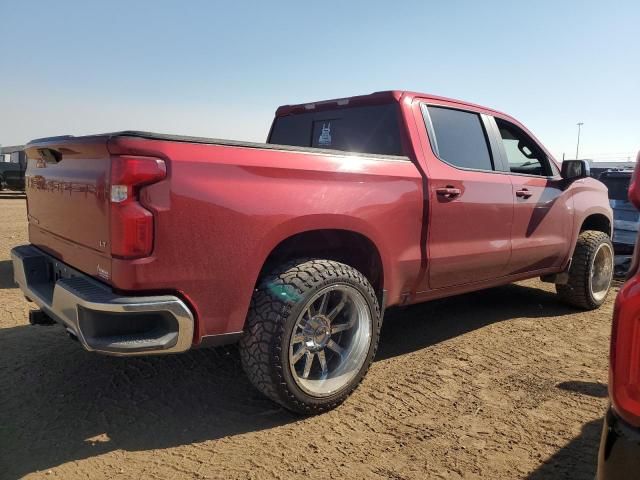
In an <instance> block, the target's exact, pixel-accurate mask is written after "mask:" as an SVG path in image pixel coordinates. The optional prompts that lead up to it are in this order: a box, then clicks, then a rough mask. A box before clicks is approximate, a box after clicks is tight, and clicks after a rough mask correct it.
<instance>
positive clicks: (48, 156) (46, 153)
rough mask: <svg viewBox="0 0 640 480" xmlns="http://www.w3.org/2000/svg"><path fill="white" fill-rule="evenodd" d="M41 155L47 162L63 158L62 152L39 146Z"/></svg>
mask: <svg viewBox="0 0 640 480" xmlns="http://www.w3.org/2000/svg"><path fill="white" fill-rule="evenodd" d="M38 153H39V154H40V157H41V158H42V159H43V160H44V161H45V162H47V163H58V162H59V161H60V160H62V153H60V152H59V151H57V150H54V149H53V148H39V149H38Z"/></svg>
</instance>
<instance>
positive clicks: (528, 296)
mask: <svg viewBox="0 0 640 480" xmlns="http://www.w3.org/2000/svg"><path fill="white" fill-rule="evenodd" d="M572 313H574V314H575V313H576V310H574V309H572V308H570V307H568V306H566V305H564V304H563V303H561V302H560V301H559V300H558V298H557V296H556V295H555V294H554V293H551V292H547V291H544V290H540V289H538V288H531V287H527V286H525V285H520V284H510V285H505V286H503V287H497V288H492V289H489V290H481V291H478V292H472V293H467V294H464V295H459V296H456V297H450V298H444V299H441V300H433V301H431V302H426V303H422V304H419V305H413V306H411V307H402V308H393V309H389V310H387V312H386V314H385V318H384V323H383V326H382V337H381V340H380V348H379V350H378V355H377V357H376V358H377V359H378V360H382V359H386V358H390V357H395V356H397V355H403V354H405V353H408V352H411V351H415V350H420V349H422V348H425V347H428V346H429V345H434V344H436V343H440V342H442V341H444V340H447V339H449V338H452V337H457V336H459V335H462V334H464V333H466V332H469V331H471V330H476V329H478V328H481V327H484V326H486V325H490V324H492V323H496V322H501V321H505V320H513V319H516V318H542V317H557V316H559V315H568V314H572Z"/></svg>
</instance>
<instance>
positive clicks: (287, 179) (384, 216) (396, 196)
mask: <svg viewBox="0 0 640 480" xmlns="http://www.w3.org/2000/svg"><path fill="white" fill-rule="evenodd" d="M26 151H27V155H28V169H27V172H26V190H27V201H28V217H29V240H30V245H25V246H20V247H16V248H15V249H14V250H13V251H12V257H13V263H14V271H15V279H16V282H17V283H18V284H19V286H20V287H21V288H22V290H23V291H24V293H25V295H26V296H27V297H28V298H29V299H31V300H32V301H34V302H35V303H36V304H37V305H38V306H39V307H40V309H41V310H38V311H35V312H34V313H33V314H32V318H31V320H32V323H45V322H48V321H50V320H55V321H57V322H59V323H62V324H63V325H65V326H66V328H67V330H68V331H69V333H70V334H71V335H72V336H74V337H76V338H77V339H78V340H79V341H80V343H81V344H82V346H83V347H84V348H86V349H87V350H92V351H96V352H100V353H106V354H113V355H149V354H159V353H174V352H183V351H185V350H189V349H190V348H194V347H199V346H212V345H221V344H227V343H233V342H239V348H240V353H241V359H242V364H243V366H244V368H245V370H246V372H247V374H248V376H249V378H250V379H251V381H252V382H253V384H254V385H255V386H256V387H257V388H258V389H259V390H260V391H261V392H263V393H264V394H266V395H267V396H268V397H270V398H271V399H273V400H275V401H277V402H279V403H280V404H282V405H284V406H285V407H286V408H288V409H291V410H293V411H296V412H302V413H318V412H321V411H324V410H327V409H329V408H332V407H334V406H336V405H337V404H339V403H340V402H341V401H343V400H344V399H345V398H346V397H347V396H348V395H349V394H350V393H351V392H352V391H353V389H354V388H355V387H356V386H357V385H358V383H359V382H360V380H361V379H362V377H363V376H364V375H365V373H366V371H367V369H368V367H369V365H370V363H371V361H372V359H373V357H374V355H375V352H376V347H377V344H378V338H379V333H380V327H381V323H382V317H383V312H384V309H385V308H386V307H390V306H395V305H409V304H414V303H418V302H424V301H427V300H431V299H434V298H439V297H445V296H450V295H455V294H459V293H463V292H469V291H472V290H479V289H483V288H487V287H492V286H496V285H501V284H506V283H509V282H513V281H515V280H521V279H525V278H530V277H537V276H540V277H542V278H543V280H546V281H549V282H554V283H556V285H557V287H556V288H557V291H558V294H559V295H560V297H561V298H562V299H563V300H565V301H567V302H569V303H570V304H572V305H575V306H577V307H580V308H587V309H591V308H596V307H598V306H599V305H600V304H602V302H603V301H604V299H605V296H606V295H607V293H608V291H609V286H610V282H611V278H612V272H613V253H612V252H613V250H612V247H611V240H610V236H611V225H612V221H611V218H612V213H611V209H610V207H609V201H608V198H607V190H606V188H605V187H604V185H603V184H601V183H600V182H598V181H596V180H594V179H592V178H590V177H589V176H588V173H589V171H588V165H587V164H586V163H585V162H583V161H565V162H564V163H563V164H562V168H560V167H559V165H558V164H557V163H556V161H555V160H554V159H553V158H552V156H551V155H550V154H549V152H547V150H545V148H544V147H543V146H542V145H541V144H540V143H539V142H538V141H537V140H536V139H535V138H534V137H533V135H532V134H531V133H530V132H529V131H528V130H527V129H526V128H525V127H524V126H522V125H521V124H520V123H518V122H517V121H516V120H514V119H513V118H511V117H509V116H507V115H505V114H503V113H500V112H497V111H494V110H491V109H488V108H484V107H480V106H478V105H473V104H470V103H466V102H461V101H458V100H451V99H445V98H441V97H436V96H432V95H426V94H420V93H411V92H404V91H389V92H378V93H373V94H370V95H365V96H358V97H351V98H343V99H338V100H330V101H323V102H314V103H308V104H303V105H288V106H283V107H280V108H278V110H277V112H276V116H275V120H274V122H273V125H272V127H271V130H270V133H269V137H268V143H266V144H258V143H244V142H235V141H227V140H216V139H209V138H195V137H180V136H169V135H160V134H154V133H146V132H137V131H126V132H118V133H108V134H102V135H91V136H83V137H72V136H69V137H55V138H46V139H40V140H35V141H33V142H31V143H30V144H29V145H27V147H26ZM496 308H499V306H496ZM425 321H427V322H428V319H425ZM425 328H428V325H425Z"/></svg>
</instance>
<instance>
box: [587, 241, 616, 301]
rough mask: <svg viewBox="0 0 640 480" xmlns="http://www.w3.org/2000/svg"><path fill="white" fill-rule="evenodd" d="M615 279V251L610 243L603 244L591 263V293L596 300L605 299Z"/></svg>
mask: <svg viewBox="0 0 640 480" xmlns="http://www.w3.org/2000/svg"><path fill="white" fill-rule="evenodd" d="M612 279H613V251H612V250H611V247H610V246H609V244H608V243H603V244H601V245H600V246H599V247H598V249H597V250H596V253H595V255H594V256H593V262H592V263H591V275H590V278H589V283H590V285H591V295H592V296H593V298H594V300H595V301H596V302H600V301H602V300H603V299H604V297H605V296H606V295H607V292H608V291H609V287H610V286H611V280H612Z"/></svg>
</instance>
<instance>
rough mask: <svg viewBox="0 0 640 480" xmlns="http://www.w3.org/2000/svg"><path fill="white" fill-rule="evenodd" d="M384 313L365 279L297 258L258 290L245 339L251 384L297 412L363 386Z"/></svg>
mask: <svg viewBox="0 0 640 480" xmlns="http://www.w3.org/2000/svg"><path fill="white" fill-rule="evenodd" d="M380 326H381V319H380V310H379V306H378V302H377V300H376V297H375V293H374V291H373V288H372V287H371V285H370V284H369V282H368V281H367V279H366V278H365V277H364V276H363V275H362V274H361V273H360V272H358V271H357V270H355V269H354V268H352V267H350V266H348V265H345V264H342V263H339V262H335V261H330V260H309V261H299V262H292V263H289V264H286V265H284V266H282V267H281V268H278V269H276V271H275V272H274V274H272V275H270V276H269V277H267V278H265V279H264V280H263V281H262V282H261V283H260V286H259V287H258V289H257V290H256V291H255V292H254V295H253V298H252V301H251V307H250V311H249V315H248V318H247V329H246V332H245V334H244V336H243V338H242V340H241V341H240V355H241V359H242V365H243V367H244V370H245V371H246V373H247V375H248V377H249V379H250V380H251V382H252V383H253V385H254V386H255V387H256V388H257V389H258V390H260V391H261V392H262V393H263V394H265V395H266V396H267V397H269V398H271V399H272V400H274V401H276V402H278V403H280V404H281V405H283V406H284V407H285V408H287V409H289V410H292V411H294V412H297V413H304V414H316V413H321V412H324V411H326V410H329V409H331V408H334V407H335V406H337V405H339V404H340V403H341V402H342V401H344V400H345V399H346V398H347V397H348V396H349V395H350V394H351V392H352V391H353V390H354V389H355V388H356V387H357V386H358V384H359V383H360V381H361V380H362V378H363V377H364V375H365V373H366V372H367V370H368V368H369V365H370V364H371V362H372V360H373V357H374V356H375V352H376V348H377V345H378V337H379V332H380Z"/></svg>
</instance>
